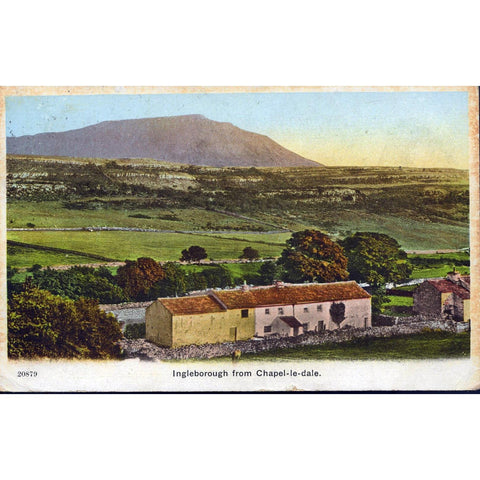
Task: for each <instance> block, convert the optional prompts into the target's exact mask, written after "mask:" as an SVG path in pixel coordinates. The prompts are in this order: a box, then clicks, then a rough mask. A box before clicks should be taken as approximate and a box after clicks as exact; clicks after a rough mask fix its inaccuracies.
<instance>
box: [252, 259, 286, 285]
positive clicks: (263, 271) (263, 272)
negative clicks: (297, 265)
mask: <svg viewBox="0 0 480 480" xmlns="http://www.w3.org/2000/svg"><path fill="white" fill-rule="evenodd" d="M258 273H259V274H260V284H261V285H271V284H272V283H273V282H274V281H275V280H280V278H283V270H282V267H281V266H280V265H278V264H277V263H276V262H264V263H262V265H261V267H260V270H259V272H258Z"/></svg>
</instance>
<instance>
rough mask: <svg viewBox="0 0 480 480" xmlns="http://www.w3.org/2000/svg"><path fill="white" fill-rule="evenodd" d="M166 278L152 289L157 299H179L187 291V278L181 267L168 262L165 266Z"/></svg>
mask: <svg viewBox="0 0 480 480" xmlns="http://www.w3.org/2000/svg"><path fill="white" fill-rule="evenodd" d="M163 271H164V274H165V275H164V277H163V278H162V279H160V280H159V281H158V282H157V283H156V284H155V285H154V286H153V287H152V289H151V293H152V296H155V297H173V296H175V297H177V296H182V295H185V292H186V291H187V277H186V275H185V272H184V271H183V269H182V267H181V266H180V265H177V264H175V263H173V262H168V263H166V264H165V265H164V266H163Z"/></svg>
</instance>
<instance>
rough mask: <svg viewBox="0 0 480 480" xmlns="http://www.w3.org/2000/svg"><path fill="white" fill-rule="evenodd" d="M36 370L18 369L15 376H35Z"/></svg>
mask: <svg viewBox="0 0 480 480" xmlns="http://www.w3.org/2000/svg"><path fill="white" fill-rule="evenodd" d="M37 375H38V372H36V371H35V370H19V371H18V372H17V377H36V376H37Z"/></svg>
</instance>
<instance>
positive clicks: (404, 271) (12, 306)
mask: <svg viewBox="0 0 480 480" xmlns="http://www.w3.org/2000/svg"><path fill="white" fill-rule="evenodd" d="M259 256H260V255H259V252H258V251H257V250H255V249H253V248H252V247H246V248H245V249H244V250H243V252H242V254H241V255H240V258H243V259H246V260H255V259H257V258H259ZM205 258H207V252H206V251H205V249H204V248H203V247H200V246H195V245H194V246H191V247H189V248H187V249H185V250H183V251H182V252H181V257H180V260H181V261H183V262H198V261H201V260H202V259H205ZM412 269H413V268H412V265H411V264H410V262H409V261H408V260H407V254H406V253H405V252H404V251H403V250H402V249H401V248H400V245H399V244H398V242H397V241H396V240H395V239H393V238H391V237H389V236H388V235H385V234H380V233H372V232H357V233H355V234H353V235H350V236H348V237H346V238H345V239H343V240H341V241H338V242H335V241H333V240H332V239H331V238H330V237H329V236H328V235H326V234H324V233H322V232H320V231H317V230H304V231H301V232H296V233H293V234H292V236H291V238H290V239H289V240H287V243H286V248H285V249H284V250H283V251H282V253H281V256H280V258H279V259H278V260H277V261H275V262H273V261H270V262H263V263H262V265H261V266H260V268H259V270H258V273H254V274H250V275H244V277H243V278H234V277H233V276H232V273H231V271H230V270H229V269H228V268H226V267H225V266H223V265H216V266H205V267H204V268H203V269H202V270H201V271H190V272H189V271H186V270H185V268H184V267H183V266H182V265H180V264H178V263H174V262H168V263H165V264H163V265H161V264H160V263H158V262H156V261H155V260H154V259H152V258H147V257H143V258H138V259H137V260H126V262H125V265H123V266H121V267H119V268H118V270H117V273H116V274H115V275H114V274H113V273H112V272H111V271H110V270H109V269H107V268H106V267H100V268H92V267H84V266H73V267H71V268H69V269H68V270H53V269H51V268H47V269H41V267H40V266H39V265H37V266H34V267H32V269H31V277H28V278H27V280H26V281H25V282H24V283H17V282H14V275H15V270H14V269H12V268H8V271H7V283H8V298H9V302H8V329H9V347H8V348H9V355H10V356H11V357H13V358H19V357H38V356H49V357H53V358H55V357H67V358H70V357H71V358H115V357H118V355H120V347H119V346H118V341H119V340H120V339H121V338H122V333H121V331H120V328H119V326H118V322H117V321H116V320H115V317H114V316H113V315H110V314H106V313H105V312H103V311H102V310H100V308H99V303H121V302H128V301H146V300H154V299H156V298H158V297H165V296H182V295H185V294H187V293H188V292H191V291H194V290H204V289H206V288H226V287H231V286H234V285H235V284H239V283H241V282H242V281H247V282H248V283H250V284H254V285H267V284H271V283H272V282H273V281H274V280H284V281H288V282H293V283H302V282H320V283H324V282H336V281H343V280H347V279H352V280H356V281H359V282H367V283H369V284H370V286H371V293H372V294H373V296H372V308H373V311H374V312H378V311H381V310H382V307H383V304H384V303H385V302H386V301H387V299H386V295H385V284H386V283H389V282H393V283H396V282H400V281H402V280H406V279H408V278H409V276H410V274H411V272H412Z"/></svg>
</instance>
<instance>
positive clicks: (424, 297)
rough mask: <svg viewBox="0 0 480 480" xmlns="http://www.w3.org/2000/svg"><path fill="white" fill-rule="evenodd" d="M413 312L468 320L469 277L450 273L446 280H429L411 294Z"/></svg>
mask: <svg viewBox="0 0 480 480" xmlns="http://www.w3.org/2000/svg"><path fill="white" fill-rule="evenodd" d="M413 312H414V313H415V314H417V315H436V316H446V317H450V318H453V319H454V320H457V321H463V322H468V321H469V320H470V276H468V275H464V276H462V275H460V273H458V272H450V273H448V274H447V277H446V278H439V279H429V280H425V281H424V282H423V283H421V284H420V285H419V286H418V287H417V288H416V289H415V291H414V292H413Z"/></svg>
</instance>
